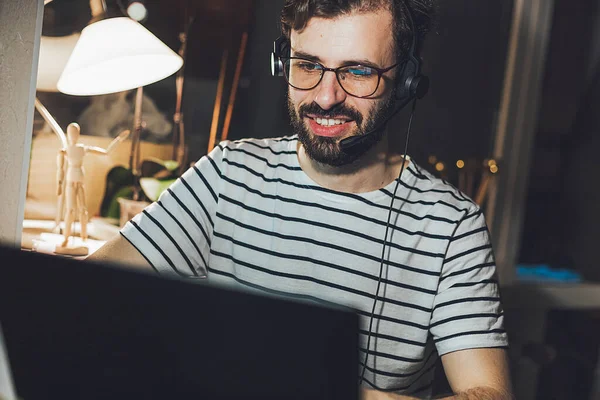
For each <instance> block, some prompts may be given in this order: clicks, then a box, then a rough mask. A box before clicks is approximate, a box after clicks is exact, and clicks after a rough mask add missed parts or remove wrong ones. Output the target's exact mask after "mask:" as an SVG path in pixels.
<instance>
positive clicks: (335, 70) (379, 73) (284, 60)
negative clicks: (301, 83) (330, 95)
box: [279, 57, 406, 99]
mask: <svg viewBox="0 0 600 400" xmlns="http://www.w3.org/2000/svg"><path fill="white" fill-rule="evenodd" d="M279 58H280V59H281V62H282V64H283V65H284V68H283V76H284V78H285V81H286V82H287V83H288V85H290V86H291V87H293V88H294V89H297V90H313V89H314V88H316V87H317V86H319V84H320V83H321V81H322V80H323V76H325V72H327V71H331V72H333V73H335V78H336V79H337V81H338V83H339V84H340V87H341V88H342V89H343V90H344V92H346V94H348V95H349V96H352V97H356V98H359V99H365V98H368V97H371V96H373V95H374V94H375V92H377V89H379V84H380V83H381V76H382V75H383V74H385V73H386V72H388V71H390V70H392V69H394V68H396V67H397V66H399V65H401V64H403V63H404V62H405V61H406V60H404V61H401V62H397V63H396V64H394V65H392V66H390V67H387V68H377V67H373V66H371V65H362V64H350V65H342V66H340V67H337V68H329V67H326V66H324V65H323V64H321V63H320V62H318V61H314V60H309V59H306V58H302V57H279ZM289 60H302V61H306V62H309V63H313V64H316V65H319V66H320V67H321V68H322V69H321V76H320V77H319V80H318V81H317V83H316V84H315V85H314V86H313V87H310V88H307V89H302V88H299V87H296V86H294V85H292V84H291V83H290V80H289V79H288V76H287V73H286V68H285V64H286V63H287V62H288V61H289ZM349 67H363V68H371V69H372V70H375V71H376V72H377V85H376V86H375V90H373V92H372V93H371V94H368V95H365V96H357V95H355V94H352V93H350V92H349V91H348V90H346V88H345V87H344V84H343V83H342V81H341V80H340V76H339V75H338V71H339V70H341V69H343V68H349Z"/></svg>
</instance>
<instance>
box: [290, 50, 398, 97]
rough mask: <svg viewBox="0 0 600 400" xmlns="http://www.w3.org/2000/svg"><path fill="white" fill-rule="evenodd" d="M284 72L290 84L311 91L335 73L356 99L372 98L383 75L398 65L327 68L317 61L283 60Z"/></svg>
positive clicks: (341, 83) (291, 58)
mask: <svg viewBox="0 0 600 400" xmlns="http://www.w3.org/2000/svg"><path fill="white" fill-rule="evenodd" d="M282 61H283V67H284V68H283V71H284V75H285V79H286V81H287V82H288V84H289V85H290V86H291V87H293V88H295V89H298V90H311V89H314V88H316V87H317V86H318V85H319V83H321V80H322V79H323V75H325V72H327V71H331V72H335V76H336V77H337V81H338V82H339V84H340V86H341V87H342V89H344V91H345V92H346V93H348V94H349V95H350V96H354V97H360V98H365V97H371V96H372V95H374V94H375V92H376V91H377V89H378V88H379V82H380V81H381V75H383V74H384V73H386V72H388V71H389V70H391V69H392V68H395V67H397V66H398V63H396V64H394V65H392V66H391V67H388V68H383V69H381V68H375V67H368V66H365V65H344V66H341V67H338V68H327V67H326V66H324V65H323V64H321V63H318V62H316V61H310V60H306V59H304V58H298V57H290V58H282Z"/></svg>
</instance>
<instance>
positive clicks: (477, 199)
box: [475, 173, 492, 206]
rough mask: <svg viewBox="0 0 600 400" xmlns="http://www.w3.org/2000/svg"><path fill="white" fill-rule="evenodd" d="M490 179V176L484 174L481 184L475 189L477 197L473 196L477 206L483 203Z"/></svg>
mask: <svg viewBox="0 0 600 400" xmlns="http://www.w3.org/2000/svg"><path fill="white" fill-rule="evenodd" d="M491 179H492V174H490V173H486V174H485V176H484V177H483V179H482V180H481V184H480V185H479V188H478V189H477V195H476V196H475V203H477V204H478V205H479V206H482V205H483V201H484V200H485V195H486V194H487V191H488V187H489V185H490V180H491Z"/></svg>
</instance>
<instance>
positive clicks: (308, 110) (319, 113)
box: [298, 102, 362, 125]
mask: <svg viewBox="0 0 600 400" xmlns="http://www.w3.org/2000/svg"><path fill="white" fill-rule="evenodd" d="M308 114H311V115H313V116H316V117H318V118H334V117H347V118H348V119H352V120H354V121H355V122H356V123H357V124H359V125H360V123H361V122H362V115H361V113H359V112H358V111H356V110H354V109H352V108H350V107H348V106H346V105H344V104H338V105H337V106H335V107H333V108H330V109H329V110H323V109H322V108H321V107H320V106H319V105H318V104H317V103H314V102H313V103H311V104H304V105H302V106H300V108H299V109H298V115H299V116H300V118H303V117H306V116H307V115H308Z"/></svg>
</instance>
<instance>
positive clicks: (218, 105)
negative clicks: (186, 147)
mask: <svg viewBox="0 0 600 400" xmlns="http://www.w3.org/2000/svg"><path fill="white" fill-rule="evenodd" d="M226 72H227V50H225V51H223V56H222V57H221V71H220V72H219V83H218V84H217V97H216V99H215V108H214V109H213V119H212V125H211V127H210V137H209V138H208V150H207V153H210V152H211V151H212V149H214V147H215V142H216V140H217V129H218V128H219V115H220V114H221V102H222V100H223V87H224V86H225V73H226Z"/></svg>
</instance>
